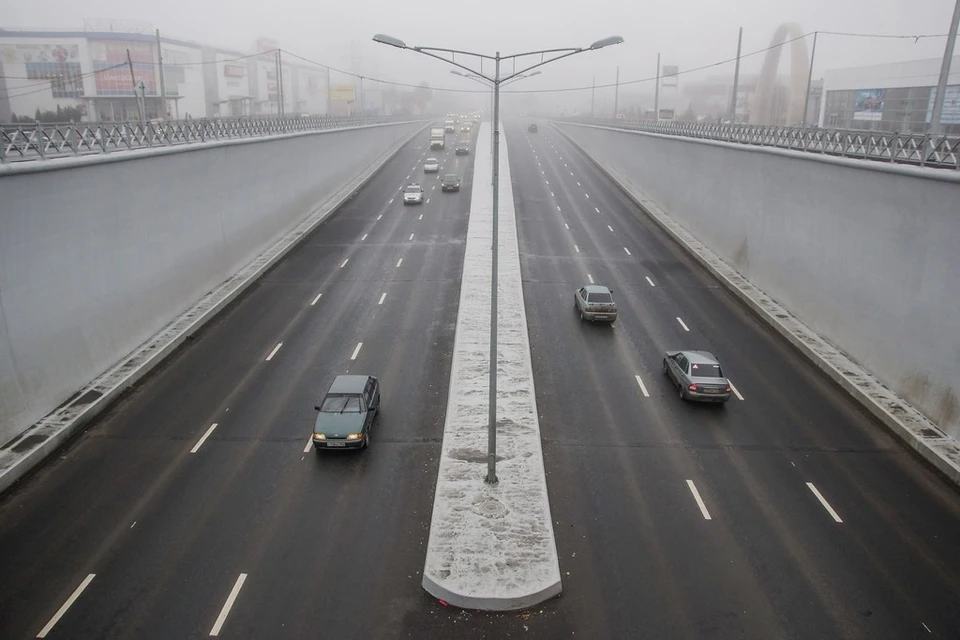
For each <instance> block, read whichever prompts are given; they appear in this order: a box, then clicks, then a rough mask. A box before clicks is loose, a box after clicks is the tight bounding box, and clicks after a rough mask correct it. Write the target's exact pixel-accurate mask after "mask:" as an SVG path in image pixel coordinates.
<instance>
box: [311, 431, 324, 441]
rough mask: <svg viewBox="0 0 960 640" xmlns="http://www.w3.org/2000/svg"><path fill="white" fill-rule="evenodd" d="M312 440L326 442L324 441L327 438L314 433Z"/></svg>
mask: <svg viewBox="0 0 960 640" xmlns="http://www.w3.org/2000/svg"><path fill="white" fill-rule="evenodd" d="M313 439H314V440H326V439H327V436H325V435H323V434H322V433H315V434H313Z"/></svg>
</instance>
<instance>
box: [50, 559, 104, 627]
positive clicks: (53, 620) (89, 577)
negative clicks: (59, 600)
mask: <svg viewBox="0 0 960 640" xmlns="http://www.w3.org/2000/svg"><path fill="white" fill-rule="evenodd" d="M96 576H97V574H95V573H91V574H88V575H87V577H86V578H84V579H83V582H81V583H80V586H79V587H77V588H76V589H74V590H73V593H72V594H71V595H70V597H69V598H67V601H66V602H64V603H63V605H61V606H60V608H59V609H57V612H56V613H55V614H53V617H52V618H50V622H48V623H47V624H46V626H45V627H43V629H41V630H40V633H38V634H37V637H38V638H46V637H47V634H48V633H50V632H51V631H52V630H53V627H54V626H56V624H57V623H58V622H60V618H62V617H63V615H64V614H65V613H66V612H67V611H68V610H69V609H70V607H72V606H73V603H74V602H76V600H77V598H79V597H80V594H81V593H83V591H84V589H86V588H87V586H88V585H89V584H90V583H91V582H92V581H93V579H94V578H95V577H96Z"/></svg>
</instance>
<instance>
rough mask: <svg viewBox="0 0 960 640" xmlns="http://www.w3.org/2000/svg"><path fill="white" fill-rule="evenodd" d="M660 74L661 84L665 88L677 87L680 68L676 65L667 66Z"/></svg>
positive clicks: (664, 66)
mask: <svg viewBox="0 0 960 640" xmlns="http://www.w3.org/2000/svg"><path fill="white" fill-rule="evenodd" d="M662 69H663V70H662V71H661V73H660V84H661V86H664V87H675V86H677V74H678V73H680V67H678V66H677V65H675V64H665V65H663V67H662Z"/></svg>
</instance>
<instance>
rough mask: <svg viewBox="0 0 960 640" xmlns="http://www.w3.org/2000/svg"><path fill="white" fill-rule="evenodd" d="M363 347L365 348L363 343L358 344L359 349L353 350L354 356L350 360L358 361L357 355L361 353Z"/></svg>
mask: <svg viewBox="0 0 960 640" xmlns="http://www.w3.org/2000/svg"><path fill="white" fill-rule="evenodd" d="M362 346H363V343H362V342H358V343H357V348H356V349H354V350H353V355H352V356H350V359H351V360H356V359H357V354H358V353H360V347H362Z"/></svg>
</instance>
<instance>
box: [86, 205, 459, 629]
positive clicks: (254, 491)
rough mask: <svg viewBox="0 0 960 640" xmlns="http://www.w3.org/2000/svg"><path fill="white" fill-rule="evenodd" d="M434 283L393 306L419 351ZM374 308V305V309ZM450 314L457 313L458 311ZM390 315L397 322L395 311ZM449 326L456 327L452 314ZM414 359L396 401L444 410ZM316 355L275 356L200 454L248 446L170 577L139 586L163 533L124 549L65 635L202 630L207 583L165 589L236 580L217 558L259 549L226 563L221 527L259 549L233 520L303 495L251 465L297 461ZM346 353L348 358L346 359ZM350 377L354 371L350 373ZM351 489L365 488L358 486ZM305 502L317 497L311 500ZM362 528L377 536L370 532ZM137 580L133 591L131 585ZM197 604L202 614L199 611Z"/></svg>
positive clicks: (303, 350)
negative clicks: (278, 457)
mask: <svg viewBox="0 0 960 640" xmlns="http://www.w3.org/2000/svg"><path fill="white" fill-rule="evenodd" d="M461 226H462V229H463V231H462V233H463V234H465V220H463V221H462V223H461ZM451 244H452V246H453V247H454V251H449V250H444V248H443V246H441V245H440V243H437V244H436V245H435V248H434V252H433V253H434V254H435V256H434V257H433V260H432V261H433V265H434V266H433V269H432V271H433V272H434V273H435V274H439V273H443V274H450V273H452V272H455V271H456V269H457V266H458V265H459V263H460V262H461V261H462V253H461V254H460V255H459V257H457V255H456V254H457V251H456V244H455V243H451ZM461 251H462V250H461ZM417 263H418V261H417V260H411V266H413V267H415V266H416V265H417ZM438 280H439V279H438V278H433V279H432V281H431V282H428V283H425V284H424V285H423V286H422V287H420V288H421V289H423V291H422V292H421V293H419V294H416V295H413V294H404V293H401V295H399V296H397V297H396V299H395V300H392V302H393V303H394V304H395V305H398V304H399V305H401V306H403V305H404V304H407V303H412V304H413V305H414V308H417V309H421V310H424V313H425V316H426V317H423V316H418V315H417V314H413V313H407V314H406V316H405V317H406V319H407V320H406V322H407V324H408V325H411V326H413V328H412V329H411V330H410V332H409V336H408V337H409V339H410V342H411V343H416V342H418V341H417V340H416V338H417V337H422V336H423V335H424V331H425V330H427V331H428V334H429V333H436V332H438V331H442V330H444V325H443V323H442V322H438V321H437V318H430V314H429V313H426V310H429V309H430V308H431V302H432V303H433V304H435V303H436V300H437V292H438V289H439V288H441V287H442V286H443V284H442V283H438ZM456 285H457V289H456V291H458V286H459V280H457V281H456ZM361 286H362V285H361ZM456 291H453V292H452V294H451V298H452V299H453V300H454V301H455V300H456ZM377 306H380V305H379V304H378V305H377ZM453 310H454V311H455V308H454V309H453ZM450 311H451V310H450V309H449V308H447V309H445V312H446V313H447V314H449V312H450ZM394 313H396V311H395V312H394ZM343 314H344V317H347V318H349V317H352V316H355V315H357V314H356V313H354V312H353V311H352V310H351V308H346V309H345V310H344V311H343ZM360 315H363V314H360ZM371 317H372V314H371ZM453 317H455V314H454V316H453ZM428 319H429V321H428ZM333 324H334V325H336V326H340V327H344V328H345V329H346V330H347V331H348V332H350V331H352V329H353V327H350V326H347V325H349V322H347V321H337V322H334V323H333ZM425 325H426V326H425ZM384 326H385V329H384V334H385V335H384V336H381V338H382V342H385V343H387V344H388V346H389V343H390V342H391V341H393V340H395V339H396V337H397V336H396V333H397V327H396V326H395V325H391V324H389V323H385V325H384ZM454 326H455V325H454V323H453V322H452V321H451V322H450V323H448V324H447V325H446V331H447V333H448V334H449V338H448V340H449V341H450V342H452V333H453V327H454ZM304 333H306V334H308V335H309V334H311V331H305V332H304ZM352 340H353V336H352V333H351V335H350V336H349V337H348V338H346V339H344V337H343V336H337V337H335V338H333V340H332V341H333V342H337V343H351V344H349V346H351V347H352ZM435 343H436V342H434V344H435ZM415 349H416V353H414V354H411V353H401V354H400V355H399V358H398V360H399V361H400V362H402V363H403V364H402V367H403V368H404V373H402V374H401V373H399V372H397V371H395V372H393V375H394V376H395V378H397V379H399V378H400V377H401V375H402V376H404V378H403V379H404V381H405V382H407V383H408V384H410V385H413V387H414V388H409V389H401V390H400V391H399V393H400V394H401V395H400V396H399V397H401V398H418V397H422V398H423V400H422V401H423V402H432V403H433V404H432V406H434V407H436V408H437V409H438V410H440V411H442V408H443V407H444V406H445V403H444V402H443V401H437V398H436V397H435V396H436V394H438V393H439V392H440V389H441V388H442V389H443V390H444V391H445V385H441V384H440V383H439V382H438V381H437V380H432V381H431V382H429V383H427V384H423V385H422V388H419V389H418V388H416V387H417V386H418V385H417V384H416V382H417V380H416V377H415V376H414V375H411V374H410V373H409V372H408V371H406V370H405V369H406V367H407V366H415V367H417V366H418V363H417V362H416V360H417V358H416V357H415V356H416V355H417V354H429V353H430V352H431V350H430V349H423V345H421V344H417V345H416V347H415ZM318 351H319V352H322V351H323V348H322V346H320V347H317V348H314V345H313V342H312V341H307V344H303V345H300V344H296V343H294V344H291V348H290V349H288V350H286V351H282V352H280V353H279V354H278V356H277V360H276V366H277V370H278V372H280V373H281V374H282V375H277V376H274V377H272V378H271V380H269V381H267V382H265V383H262V384H259V385H257V386H256V387H254V388H253V389H251V390H250V391H249V392H248V393H247V394H245V397H244V398H243V399H242V400H241V402H240V403H239V405H238V406H237V407H236V408H235V411H234V417H233V418H231V419H230V423H229V424H228V425H227V426H228V428H227V429H220V430H218V432H216V433H215V434H214V436H213V437H212V438H211V439H210V440H209V441H208V442H207V443H206V444H205V445H204V447H205V448H206V449H205V452H207V453H206V455H208V456H213V455H215V454H213V453H209V452H213V451H219V450H220V449H221V448H223V447H229V446H231V445H235V444H237V443H248V444H247V446H245V447H242V448H241V449H239V450H238V451H234V452H232V454H231V456H229V457H228V458H227V459H225V460H224V461H223V462H222V463H219V464H218V465H217V466H219V467H220V469H219V471H218V475H219V476H227V477H228V478H229V482H227V483H225V484H222V483H221V484H217V485H216V487H217V488H216V489H211V491H216V492H217V493H216V494H215V495H213V496H208V497H206V498H205V500H204V501H205V502H207V503H210V504H215V505H218V506H220V505H225V506H223V507H221V508H219V509H217V510H216V511H214V510H213V509H208V510H206V511H205V512H204V513H203V515H202V516H199V517H197V516H196V514H194V517H191V518H190V519H189V520H187V522H189V523H190V525H189V526H190V531H191V532H192V533H191V535H181V536H180V537H179V538H178V543H180V544H178V545H176V549H175V550H171V551H168V553H166V554H165V556H164V557H163V566H164V567H166V568H168V571H167V572H166V573H164V574H162V576H161V578H160V579H158V580H156V581H155V582H154V581H151V583H150V585H147V584H145V583H143V579H144V576H151V575H153V576H156V571H151V568H150V566H149V565H150V563H151V562H156V558H155V554H151V549H156V548H158V545H162V544H163V540H164V539H165V538H166V533H165V532H161V533H160V534H159V539H158V538H151V539H147V540H145V541H144V542H143V543H142V544H131V545H129V546H126V545H125V546H124V548H123V549H118V550H116V551H115V553H114V555H115V556H116V558H117V561H116V563H115V565H116V569H115V570H114V569H113V568H112V567H113V564H114V563H110V564H111V566H108V567H107V568H105V569H104V571H103V581H102V584H103V585H105V586H104V587H103V588H102V589H101V590H100V591H98V592H97V595H96V596H88V598H87V599H86V601H85V602H84V603H83V604H82V605H81V604H78V605H77V606H78V612H77V613H76V614H74V615H75V616H76V618H75V619H77V620H79V622H77V623H76V626H73V627H70V629H71V632H75V631H77V630H79V631H80V632H82V633H83V634H93V635H97V634H100V633H103V632H107V631H109V630H110V629H112V628H113V627H111V626H109V625H112V624H114V623H113V622H111V620H112V617H107V618H106V619H105V620H104V619H101V618H100V617H98V616H97V615H96V614H90V615H89V616H86V615H85V614H84V612H86V611H99V610H104V611H114V610H116V609H117V608H119V610H121V611H125V612H126V617H127V618H128V619H129V623H130V624H131V625H133V628H134V629H137V630H139V629H151V633H156V634H157V635H156V637H171V634H172V635H178V634H182V633H183V632H184V631H186V632H188V633H192V632H193V631H195V630H196V629H198V628H200V627H202V626H203V624H204V623H203V620H202V618H203V615H204V610H205V609H206V608H209V605H210V600H209V598H210V597H211V596H210V595H209V593H208V591H209V590H210V589H211V588H212V586H213V585H212V583H211V582H210V581H204V580H201V581H191V582H189V583H187V584H180V585H179V586H178V587H177V588H176V589H171V588H170V583H171V582H175V581H176V577H177V576H182V575H184V574H189V572H190V571H199V572H201V573H202V574H203V575H204V576H211V577H213V576H218V578H217V580H219V581H223V580H227V578H228V577H229V576H231V575H233V574H234V573H236V571H235V570H234V569H235V568H233V567H231V566H229V565H230V564H231V563H225V562H223V557H224V556H228V557H229V556H231V555H232V556H234V557H235V558H236V560H237V562H241V561H243V560H244V559H248V558H251V557H255V555H256V549H254V548H250V549H245V550H243V551H242V552H241V551H233V553H231V550H233V549H236V547H235V546H233V545H235V544H236V542H235V541H234V539H233V538H230V537H227V538H223V537H220V531H222V530H223V529H224V527H225V528H226V529H230V530H233V531H245V534H244V537H243V539H244V541H247V540H253V541H257V542H259V541H261V540H262V539H263V538H264V537H269V533H270V531H268V530H265V531H264V532H263V534H262V535H261V534H259V533H257V534H256V535H254V533H251V532H250V531H249V529H250V526H249V524H248V525H246V528H245V524H244V521H243V517H242V516H240V517H238V514H242V513H243V512H244V511H245V510H246V511H248V512H249V511H251V510H254V511H258V510H261V509H263V510H268V509H269V508H279V507H274V505H275V504H278V503H277V498H276V496H275V495H274V494H272V493H271V494H264V496H263V497H262V498H258V496H259V495H260V494H261V493H262V492H263V490H264V489H263V488H264V487H270V488H273V487H276V486H277V485H278V484H288V485H289V486H291V487H293V491H292V492H293V493H296V492H298V491H300V490H301V489H302V487H304V483H303V482H302V481H296V482H291V481H287V480H279V481H278V480H275V479H274V476H275V475H276V466H277V464H268V463H265V462H260V461H258V458H259V448H261V447H267V448H269V447H270V446H271V445H272V444H275V443H278V442H281V443H287V445H288V448H291V450H292V451H294V452H296V453H297V454H298V455H299V457H298V458H297V460H301V459H302V458H303V455H302V449H303V447H302V445H303V443H304V442H306V441H308V439H309V434H310V428H311V426H312V418H313V415H309V418H310V420H304V419H303V418H304V415H303V414H304V411H305V409H304V407H306V406H307V404H308V403H309V406H311V407H312V404H314V403H315V402H316V399H317V397H318V393H322V389H319V390H318V388H317V386H316V382H315V381H317V380H322V379H323V376H326V377H331V376H332V375H333V374H332V373H331V372H330V364H329V359H328V358H324V357H323V355H324V354H323V353H318ZM394 351H396V349H395V348H392V349H391V348H378V346H377V342H376V341H374V343H373V345H371V347H369V348H368V350H367V351H360V353H359V354H358V355H359V357H358V361H362V360H363V356H364V354H370V353H373V354H381V353H385V352H390V353H392V352H394ZM327 352H328V353H327V354H326V355H329V349H327ZM284 353H286V354H287V356H286V357H282V354H284ZM343 353H347V351H344V352H343ZM447 353H449V350H447ZM348 357H349V356H346V355H342V354H341V357H340V360H341V361H342V362H343V363H344V364H345V365H347V364H350V363H351V362H352V361H348ZM291 360H294V361H296V363H295V364H294V363H291V362H290V361H291ZM415 370H416V371H423V372H429V371H434V372H440V374H439V375H440V376H441V377H442V376H443V375H448V370H447V371H446V372H443V371H442V369H439V368H437V367H434V366H427V365H426V364H423V365H420V366H418V368H417V369H415ZM354 372H357V371H356V370H354ZM384 379H385V386H384V392H383V393H384V395H383V398H384V399H383V402H384V406H390V405H391V402H392V399H393V397H394V396H393V393H392V392H391V389H390V383H389V381H388V377H387V376H385V377H384ZM416 413H417V414H418V416H419V417H420V419H421V420H422V419H423V418H424V417H426V416H428V415H429V412H428V411H426V410H423V411H416ZM382 423H383V420H382V419H381V424H382ZM404 424H410V425H419V426H420V427H421V428H422V427H423V426H424V423H423V422H418V421H417V420H416V419H411V420H409V421H406V420H404V421H401V425H404ZM441 425H442V420H440V419H436V420H434V428H435V429H442V426H441ZM379 428H380V425H378V429H377V430H378V431H379ZM291 431H292V433H291ZM415 437H416V438H421V437H422V436H421V435H420V434H417V435H416V436H415ZM238 458H239V459H240V462H239V463H238V462H237V459H238ZM432 472H433V473H434V474H435V472H436V469H435V467H434V468H433V469H432ZM264 476H267V477H264ZM356 481H357V482H362V480H356ZM194 484H196V486H203V485H202V484H201V483H192V482H191V483H189V485H190V486H193V485H194ZM347 486H348V487H349V486H350V485H349V484H348V485H347ZM327 490H328V488H327V487H318V488H317V491H316V492H315V493H316V494H317V495H324V493H325V492H326V491H327ZM308 493H314V492H310V491H308ZM181 495H183V494H182V492H181V491H180V490H179V489H177V488H172V489H171V491H170V492H168V493H167V494H166V497H169V498H170V499H173V500H177V499H182V498H179V496H181ZM425 499H426V498H425ZM364 502H365V503H368V504H369V503H373V504H375V505H376V502H375V501H374V500H372V499H365V500H364ZM245 505H246V506H245ZM398 506H399V505H398ZM159 508H160V510H161V513H162V512H167V513H170V512H171V511H173V509H172V508H170V507H169V506H167V505H162V506H160V507H159ZM387 510H388V507H387V506H386V505H380V506H377V508H376V511H377V512H378V513H385V512H387ZM297 515H298V514H297V513H293V514H290V515H288V516H284V514H282V513H279V512H276V511H274V512H272V513H270V514H269V516H264V517H265V518H266V520H268V521H270V522H281V523H282V522H284V521H285V520H284V518H286V521H290V520H292V521H293V522H294V523H296V522H299V520H298V518H297V517H296V516H297ZM238 518H239V519H238ZM233 520H237V522H236V525H235V526H233V525H230V524H229V523H230V522H232V521H233ZM258 521H259V519H258ZM427 522H428V520H427ZM368 528H369V529H371V530H376V527H368ZM151 533H152V532H151ZM351 535H352V536H353V538H354V539H356V538H357V536H355V535H353V534H351ZM210 538H213V539H215V541H214V542H212V543H205V542H204V539H210ZM331 544H332V546H333V547H334V548H336V547H337V546H349V544H350V541H349V540H348V541H343V543H342V545H341V544H340V543H338V542H332V543H331ZM166 546H167V548H169V547H170V546H172V545H170V544H169V543H168V544H167V545H166ZM254 546H255V545H254ZM416 561H417V562H419V563H421V564H422V555H421V556H418V558H417V559H416ZM143 565H147V566H143ZM121 570H122V573H121ZM237 571H243V572H248V573H249V575H250V576H251V582H250V585H251V586H252V585H253V584H254V581H253V580H252V577H253V576H254V574H255V573H256V572H254V571H252V570H245V569H243V568H241V569H238V570H237ZM114 575H116V576H117V577H116V578H114V579H113V580H112V581H111V577H112V576H114ZM138 578H139V580H140V583H139V584H138V583H137V580H138ZM297 588H302V586H299V585H298V586H297ZM125 594H140V595H139V597H137V599H136V601H135V602H134V601H130V600H129V599H128V598H126V597H125ZM111 603H117V604H116V605H115V607H114V608H113V609H112V608H111ZM198 603H199V605H202V606H199V607H198ZM346 604H348V603H345V605H346ZM191 607H194V608H195V609H196V615H195V616H193V618H192V619H191V617H190V615H189V614H187V613H186V612H188V611H192V609H191ZM169 611H182V612H185V613H184V614H182V615H179V616H177V617H176V618H175V619H170V618H169V617H167V616H168V612H169ZM105 621H106V624H107V626H97V625H98V624H99V625H103V624H104V622H105ZM188 622H189V625H188Z"/></svg>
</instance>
